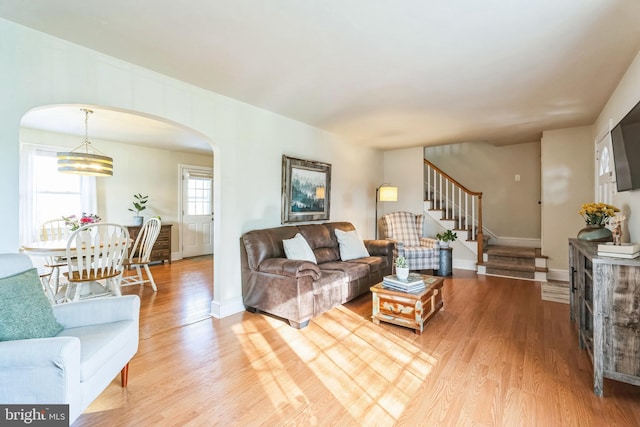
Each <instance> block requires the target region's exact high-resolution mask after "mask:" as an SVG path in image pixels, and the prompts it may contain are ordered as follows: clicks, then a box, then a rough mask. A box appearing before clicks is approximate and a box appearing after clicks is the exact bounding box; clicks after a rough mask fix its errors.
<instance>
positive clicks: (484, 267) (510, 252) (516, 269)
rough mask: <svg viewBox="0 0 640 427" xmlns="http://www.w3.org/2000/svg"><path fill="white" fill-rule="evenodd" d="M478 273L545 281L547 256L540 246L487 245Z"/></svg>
mask: <svg viewBox="0 0 640 427" xmlns="http://www.w3.org/2000/svg"><path fill="white" fill-rule="evenodd" d="M485 258H486V261H484V262H482V263H481V264H479V265H478V274H486V275H488V276H503V277H514V278H518V279H525V280H536V281H541V282H546V281H547V267H546V265H547V262H546V260H547V258H546V257H545V256H543V255H542V254H541V251H540V248H525V247H517V246H497V245H489V246H487V251H486V256H485Z"/></svg>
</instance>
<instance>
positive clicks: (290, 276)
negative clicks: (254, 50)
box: [240, 222, 394, 328]
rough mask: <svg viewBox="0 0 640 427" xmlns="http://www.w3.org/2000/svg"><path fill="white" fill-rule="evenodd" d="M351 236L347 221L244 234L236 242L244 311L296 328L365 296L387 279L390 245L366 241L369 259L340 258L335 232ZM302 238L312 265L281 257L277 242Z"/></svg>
mask: <svg viewBox="0 0 640 427" xmlns="http://www.w3.org/2000/svg"><path fill="white" fill-rule="evenodd" d="M336 229H340V230H342V231H351V230H354V229H355V228H354V227H353V225H352V224H351V223H349V222H328V223H324V224H307V225H298V226H283V227H276V228H269V229H264V230H254V231H249V232H247V233H245V234H244V235H243V236H242V237H241V238H240V252H241V266H242V297H243V301H244V305H245V307H246V308H247V310H248V311H251V312H257V311H262V312H265V313H270V314H273V315H275V316H278V317H281V318H284V319H287V320H288V321H289V324H290V325H291V326H293V327H295V328H304V327H305V326H307V325H308V324H309V320H310V319H311V318H312V317H314V316H317V315H319V314H321V313H323V312H325V311H327V310H329V309H331V308H333V307H336V306H338V305H340V304H343V303H345V302H347V301H350V300H352V299H354V298H355V297H357V296H359V295H362V294H364V293H367V292H369V288H370V287H371V286H373V285H375V284H376V283H378V282H380V281H382V278H383V276H385V275H389V274H391V267H392V263H393V248H394V247H393V243H392V242H389V241H387V240H365V241H364V244H365V247H366V248H367V251H368V252H369V255H370V256H369V257H366V258H359V259H354V260H349V261H342V260H341V259H340V248H339V245H338V240H337V239H336V234H335V230H336ZM297 233H300V234H302V236H303V237H304V238H305V240H306V241H307V242H308V243H309V246H311V249H312V250H313V252H314V254H315V256H316V259H317V261H318V263H317V264H314V263H313V262H310V261H297V260H290V259H287V258H286V257H285V253H284V248H283V245H282V241H283V240H284V239H291V238H293V237H294V236H295V235H296V234H297Z"/></svg>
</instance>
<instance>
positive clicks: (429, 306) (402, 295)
mask: <svg viewBox="0 0 640 427" xmlns="http://www.w3.org/2000/svg"><path fill="white" fill-rule="evenodd" d="M423 277H424V281H425V283H426V285H427V288H426V289H425V290H423V291H421V292H418V293H408V292H402V291H396V290H393V289H388V288H385V287H383V286H382V282H380V283H378V284H377V285H375V286H372V287H371V294H372V296H373V310H372V311H373V314H372V315H371V318H372V319H373V323H375V324H376V325H378V324H380V322H381V321H382V322H387V323H393V324H394V325H399V326H405V327H407V328H411V329H415V331H416V334H418V335H420V334H422V331H423V330H424V324H425V323H426V322H427V320H429V319H431V318H432V317H433V316H434V315H435V314H436V313H437V312H438V311H440V309H441V308H442V307H443V306H444V302H443V301H442V285H443V284H444V278H442V277H434V276H427V275H423Z"/></svg>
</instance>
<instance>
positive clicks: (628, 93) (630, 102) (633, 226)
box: [592, 52, 640, 242]
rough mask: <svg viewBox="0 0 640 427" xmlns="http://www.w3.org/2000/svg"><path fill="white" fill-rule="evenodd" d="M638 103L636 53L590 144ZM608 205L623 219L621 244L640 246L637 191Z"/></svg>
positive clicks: (639, 81)
mask: <svg viewBox="0 0 640 427" xmlns="http://www.w3.org/2000/svg"><path fill="white" fill-rule="evenodd" d="M638 101H640V52H639V53H638V55H636V57H635V59H634V60H633V62H632V63H631V65H630V66H629V68H628V69H627V71H626V73H625V74H624V76H623V77H622V79H621V80H620V83H619V84H618V87H616V89H615V90H614V92H613V94H612V95H611V97H610V98H609V100H608V101H607V104H606V105H605V107H604V109H603V110H602V112H601V113H600V115H599V116H598V119H597V120H596V123H595V125H594V129H593V133H592V141H594V140H596V138H597V136H599V135H602V134H603V133H605V132H607V131H609V125H610V123H611V124H612V125H613V126H615V125H616V124H617V123H618V122H619V121H620V120H621V119H622V118H623V117H624V116H625V115H626V114H627V113H628V112H629V110H631V109H632V108H633V106H634V105H635V104H637V103H638ZM612 204H613V205H614V206H616V207H618V208H620V209H621V210H622V211H623V212H624V213H625V215H626V217H627V220H626V224H625V226H624V227H623V230H627V229H628V235H624V236H623V240H624V241H631V242H640V190H633V191H624V192H621V193H617V194H614V196H613V198H612Z"/></svg>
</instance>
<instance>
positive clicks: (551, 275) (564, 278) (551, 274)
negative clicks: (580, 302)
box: [547, 268, 569, 282]
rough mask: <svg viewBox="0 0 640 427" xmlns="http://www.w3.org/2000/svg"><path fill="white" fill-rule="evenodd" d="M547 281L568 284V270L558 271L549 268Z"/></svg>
mask: <svg viewBox="0 0 640 427" xmlns="http://www.w3.org/2000/svg"><path fill="white" fill-rule="evenodd" d="M547 279H548V280H556V281H558V282H568V281H569V270H559V269H551V268H550V269H549V271H547Z"/></svg>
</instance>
